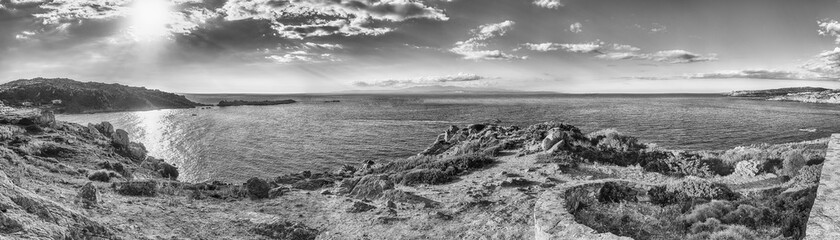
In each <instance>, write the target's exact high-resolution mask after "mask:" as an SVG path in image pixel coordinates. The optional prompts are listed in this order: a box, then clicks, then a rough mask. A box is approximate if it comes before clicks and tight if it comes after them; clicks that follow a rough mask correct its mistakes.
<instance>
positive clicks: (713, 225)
mask: <svg viewBox="0 0 840 240" xmlns="http://www.w3.org/2000/svg"><path fill="white" fill-rule="evenodd" d="M724 227H725V226H724V225H722V224H721V223H720V220H717V219H716V218H708V219H706V221H702V222H696V223H694V224H692V225H691V228H690V229H689V232H691V233H694V234H696V233H700V232H710V233H713V232H717V231H720V230H723V229H724Z"/></svg>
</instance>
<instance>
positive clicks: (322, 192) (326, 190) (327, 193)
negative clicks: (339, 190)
mask: <svg viewBox="0 0 840 240" xmlns="http://www.w3.org/2000/svg"><path fill="white" fill-rule="evenodd" d="M321 195H332V192H330V190H328V189H324V190H323V191H321Z"/></svg>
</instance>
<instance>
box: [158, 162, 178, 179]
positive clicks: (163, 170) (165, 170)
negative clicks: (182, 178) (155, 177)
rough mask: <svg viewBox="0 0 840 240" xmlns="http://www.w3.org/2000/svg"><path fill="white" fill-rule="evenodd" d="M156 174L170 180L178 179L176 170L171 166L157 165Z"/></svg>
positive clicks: (166, 164)
mask: <svg viewBox="0 0 840 240" xmlns="http://www.w3.org/2000/svg"><path fill="white" fill-rule="evenodd" d="M158 168H159V169H158V172H159V173H160V176H161V177H165V178H169V179H171V180H175V179H178V168H177V167H175V166H172V164H169V163H165V162H162V163H160V164H158Z"/></svg>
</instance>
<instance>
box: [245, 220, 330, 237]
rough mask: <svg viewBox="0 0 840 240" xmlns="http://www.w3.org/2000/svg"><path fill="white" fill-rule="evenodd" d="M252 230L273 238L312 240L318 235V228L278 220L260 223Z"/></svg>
mask: <svg viewBox="0 0 840 240" xmlns="http://www.w3.org/2000/svg"><path fill="white" fill-rule="evenodd" d="M251 231H252V232H254V233H256V234H259V235H263V236H266V237H269V238H273V239H289V240H314V239H315V238H316V237H318V230H317V229H314V228H310V227H307V226H305V225H303V224H301V223H291V222H286V221H278V222H273V223H260V224H257V225H256V226H254V228H252V229H251Z"/></svg>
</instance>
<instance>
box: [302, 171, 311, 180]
mask: <svg viewBox="0 0 840 240" xmlns="http://www.w3.org/2000/svg"><path fill="white" fill-rule="evenodd" d="M300 175H301V176H303V178H310V177H312V172H310V171H303V172H300Z"/></svg>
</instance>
